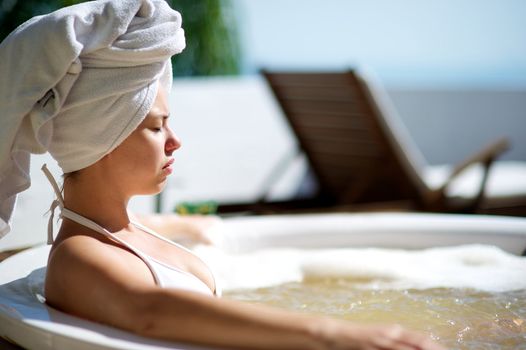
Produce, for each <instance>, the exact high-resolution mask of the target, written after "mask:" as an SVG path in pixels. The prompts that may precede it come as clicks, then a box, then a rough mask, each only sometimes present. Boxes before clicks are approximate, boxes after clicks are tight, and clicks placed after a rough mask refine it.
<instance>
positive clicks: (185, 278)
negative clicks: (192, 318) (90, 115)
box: [42, 164, 221, 297]
mask: <svg viewBox="0 0 526 350" xmlns="http://www.w3.org/2000/svg"><path fill="white" fill-rule="evenodd" d="M42 171H43V172H44V174H45V175H46V177H47V178H48V180H49V182H50V183H51V186H52V187H53V190H54V191H55V194H56V196H57V199H55V200H54V201H53V203H52V204H51V208H50V211H51V215H50V218H49V222H48V244H52V243H53V218H54V212H55V209H56V208H57V207H59V208H60V209H61V214H60V216H61V217H66V218H68V219H70V220H72V221H75V222H76V223H78V224H80V225H82V226H85V227H88V228H90V229H92V230H93V231H95V232H98V233H100V234H102V235H103V236H105V237H107V238H109V239H111V240H113V241H115V242H117V243H119V244H121V245H122V246H124V247H126V248H128V249H129V250H130V251H132V252H133V253H134V254H135V255H137V256H138V257H139V258H140V259H141V260H142V261H144V263H145V264H146V266H148V268H149V269H150V271H151V272H152V275H153V277H154V279H155V283H156V284H157V285H158V286H160V287H162V288H178V289H185V290H190V291H195V292H200V293H204V294H208V295H215V296H216V297H220V296H221V288H220V287H219V286H218V284H217V279H216V278H215V275H214V273H213V271H212V270H211V269H210V267H209V266H208V265H206V264H205V262H204V261H202V260H201V259H200V258H199V257H198V256H197V255H196V254H195V253H194V252H192V251H191V250H189V249H188V248H186V247H184V246H182V245H180V244H178V243H175V242H173V241H171V240H169V239H166V238H165V237H163V236H161V235H159V234H158V233H156V232H155V231H153V230H151V229H149V228H147V227H146V226H143V225H141V224H139V223H137V222H133V221H132V222H131V223H132V225H134V226H135V227H137V228H138V229H140V230H141V231H143V232H145V233H148V234H150V235H152V236H155V237H157V238H158V239H160V240H163V241H165V242H167V243H168V244H172V245H174V246H176V247H178V248H180V249H182V250H184V251H186V252H188V253H190V254H192V255H193V256H195V257H197V258H198V259H199V260H201V261H202V262H203V264H205V266H207V267H208V269H209V270H210V273H211V274H212V277H213V279H214V287H215V288H214V289H215V290H214V292H212V291H211V290H210V288H209V287H208V286H207V285H206V284H205V283H204V282H203V281H202V280H201V279H199V278H198V277H197V276H195V275H193V274H191V273H189V272H186V271H183V270H181V269H179V268H177V267H175V266H171V265H168V264H166V263H164V262H162V261H159V260H157V259H155V258H153V257H151V256H150V255H148V254H146V253H144V252H143V251H141V250H140V249H138V248H136V247H135V246H133V245H131V244H129V243H127V242H126V241H124V240H122V239H121V238H119V237H117V236H116V235H114V234H113V233H111V232H110V231H108V230H106V229H105V228H104V227H102V226H100V225H99V224H97V223H95V222H93V221H92V220H90V219H88V218H85V217H83V216H81V215H79V214H77V213H75V212H73V211H71V210H69V209H67V208H65V207H64V199H63V198H62V193H61V191H60V189H59V187H58V185H57V183H56V181H55V178H54V177H53V175H51V173H50V172H49V170H48V169H47V167H46V165H45V164H44V165H43V166H42Z"/></svg>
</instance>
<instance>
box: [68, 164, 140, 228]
mask: <svg viewBox="0 0 526 350" xmlns="http://www.w3.org/2000/svg"><path fill="white" fill-rule="evenodd" d="M109 183H110V182H108V181H104V177H103V176H99V175H98V174H97V173H89V174H82V175H81V174H75V175H73V176H72V177H71V178H66V179H65V180H64V207H66V208H67V209H69V210H71V211H73V212H75V213H77V214H79V215H82V216H84V217H86V218H88V219H90V220H92V221H94V222H96V223H97V224H99V225H101V226H102V227H104V228H105V229H107V230H109V231H110V232H118V231H121V230H124V229H127V228H129V226H130V218H129V216H128V212H127V210H126V207H127V205H128V201H129V197H128V196H125V195H123V194H122V193H121V192H120V191H119V189H118V188H116V187H115V186H114V185H115V184H112V185H109Z"/></svg>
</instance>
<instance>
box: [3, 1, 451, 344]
mask: <svg viewBox="0 0 526 350" xmlns="http://www.w3.org/2000/svg"><path fill="white" fill-rule="evenodd" d="M170 26H171V27H172V30H167V27H168V28H169V27H170ZM49 28H51V29H49ZM48 29H49V30H48ZM46 30H48V32H46ZM156 30H159V32H155V31H156ZM37 33H38V42H37V43H36V47H35V42H31V40H32V38H34V37H36V36H37ZM48 34H49V40H47V39H48V37H47V36H46V35H48ZM181 35H182V29H180V17H179V15H178V14H177V13H176V12H175V11H173V10H171V9H169V8H168V7H167V6H166V4H165V3H164V2H163V1H157V0H150V1H148V0H143V1H138V0H137V1H131V0H130V1H119V2H116V1H98V2H92V3H87V4H83V5H81V6H80V5H79V6H74V7H71V8H67V9H64V10H63V11H59V12H56V13H54V14H51V15H48V16H44V17H41V18H38V19H35V20H33V21H32V22H31V21H30V23H29V24H27V25H23V26H22V27H21V28H19V29H17V31H16V32H15V33H14V34H13V35H12V37H10V38H8V39H7V41H6V42H3V43H2V45H1V46H0V62H3V63H2V65H3V66H2V67H0V69H1V72H0V73H3V74H6V75H5V77H6V80H8V81H10V84H7V85H6V84H4V83H0V84H4V85H0V89H2V93H4V94H6V95H7V97H5V98H4V100H1V101H0V102H1V103H5V104H6V105H8V101H10V100H7V98H10V97H13V98H14V97H15V96H19V98H18V100H17V103H16V104H10V105H8V107H9V108H8V111H9V113H8V114H7V115H8V117H7V118H5V117H2V118H4V119H7V121H6V120H2V126H7V125H11V124H12V122H13V120H18V123H16V127H15V128H11V129H9V130H8V131H5V129H3V130H4V131H2V132H4V133H5V135H2V136H9V137H6V138H5V139H4V138H2V140H9V148H8V151H7V153H8V154H9V157H5V156H3V155H4V153H6V152H4V151H5V149H6V148H5V145H2V147H3V148H2V156H3V157H2V158H0V160H1V163H0V165H1V168H0V171H1V172H0V175H2V176H0V185H1V186H2V187H1V189H2V191H0V195H1V197H0V200H1V206H0V208H1V211H0V214H1V215H0V217H1V218H2V220H3V223H4V229H3V231H4V232H5V231H6V230H7V229H8V227H9V224H8V223H9V219H10V215H11V213H12V210H13V208H14V200H15V198H16V193H18V192H20V191H21V190H23V189H24V188H27V186H28V183H27V182H28V179H27V172H24V169H27V166H28V162H27V156H28V155H29V153H30V152H43V151H49V152H50V153H51V154H52V155H53V157H54V158H55V159H56V160H57V161H58V163H59V165H60V166H61V167H62V169H63V171H64V172H65V174H66V176H65V179H64V198H62V194H61V192H60V191H59V189H58V186H57V185H56V183H55V182H54V180H53V179H52V176H51V175H50V174H49V173H48V172H47V170H46V169H45V168H44V170H45V172H46V174H47V175H48V177H49V178H50V181H51V183H52V185H53V187H54V189H55V192H56V194H57V200H56V201H55V202H54V203H53V205H52V212H53V211H54V209H55V208H56V207H60V209H61V212H62V214H61V216H62V219H63V222H62V225H61V227H60V229H59V232H58V235H57V237H56V239H55V240H54V242H53V246H52V249H51V253H50V256H49V261H48V266H47V276H46V285H45V294H46V301H47V303H48V304H49V305H50V306H52V307H56V308H58V309H60V310H63V311H65V312H67V313H70V314H73V315H76V316H79V317H82V318H86V319H89V320H92V321H95V322H100V323H104V324H107V325H111V326H115V327H118V328H121V329H124V330H128V331H131V332H134V333H137V334H140V335H144V336H148V337H155V338H161V339H168V340H176V341H187V342H192V343H199V344H208V345H216V346H225V347H227V348H247V349H441V347H440V346H439V345H437V344H436V343H434V342H433V341H431V340H430V339H429V338H428V337H426V336H424V335H420V334H417V333H413V332H410V331H407V330H405V329H403V328H401V327H399V326H396V325H394V326H363V325H358V324H353V323H349V322H344V321H338V320H333V319H330V318H324V317H315V316H308V315H304V314H295V313H290V312H286V311H282V310H278V309H273V308H268V307H263V306H255V305H250V304H245V303H241V302H235V301H230V300H225V299H221V298H219V296H220V293H221V291H220V287H219V286H218V285H217V281H216V280H215V279H214V275H213V273H212V271H211V270H210V268H209V267H208V266H206V265H205V263H204V262H203V261H201V260H200V259H199V258H197V257H196V256H195V255H194V254H193V253H192V252H190V251H189V250H187V249H185V248H183V247H182V246H179V245H176V244H174V243H171V242H170V241H167V240H165V239H163V238H162V237H160V236H159V235H157V234H156V233H155V232H153V231H151V230H150V229H148V228H147V227H145V226H143V225H141V224H140V223H138V222H135V221H134V220H133V219H132V218H130V215H129V213H128V212H127V209H126V207H127V203H128V201H129V199H130V198H131V197H132V196H133V195H138V194H155V193H158V192H160V191H161V190H162V189H163V187H164V185H165V183H166V179H167V177H168V176H169V175H170V174H171V173H172V171H173V162H174V159H173V158H172V155H173V153H174V152H175V151H176V150H177V149H178V148H179V147H180V145H181V144H180V141H179V139H178V138H177V136H176V135H175V134H174V133H173V131H172V130H171V129H170V128H169V126H168V122H167V120H168V118H169V111H168V102H167V93H168V92H169V91H170V82H171V67H170V66H169V56H171V55H173V54H176V53H178V52H180V51H181V50H182V46H184V41H183V42H181V40H182V39H181ZM27 38H30V39H29V41H30V42H29V43H27V44H25V43H24V40H27ZM57 41H59V43H61V44H60V45H62V46H59V47H58V48H57V47H55V46H53V45H57V43H56V42H57ZM41 42H43V43H44V44H42V46H39V45H40V43H41ZM63 43H66V44H63ZM49 45H50V46H51V47H49ZM27 47H31V48H32V49H33V50H41V52H38V54H36V55H35V56H38V58H39V59H42V60H44V66H43V67H39V66H38V63H37V62H35V63H34V65H33V66H32V69H34V70H36V72H40V70H39V69H42V70H43V72H44V73H43V74H42V75H41V76H40V75H38V76H37V77H36V78H35V77H29V78H28V77H26V76H21V77H20V73H19V72H16V73H15V72H12V70H10V69H8V68H5V67H6V66H9V65H10V64H14V62H15V57H20V56H19V55H17V53H18V51H19V50H22V49H24V48H26V49H27ZM27 52H32V51H31V50H30V51H26V53H27ZM42 52H44V54H42ZM47 58H49V59H47ZM61 65H62V66H63V67H62V68H61ZM4 68H5V69H4ZM2 76H4V75H2ZM24 79H27V81H25V80H24ZM28 86H31V87H34V88H32V89H31V91H30V92H27V88H28ZM8 87H10V88H11V89H12V90H14V91H8V90H9V89H8ZM23 92H25V94H24V93H23ZM20 96H22V97H20ZM0 98H3V97H0ZM20 106H22V107H20ZM28 106H29V107H28ZM9 122H11V123H9ZM51 220H52V218H51ZM50 222H52V221H50ZM6 227H7V229H5V228H6ZM49 238H50V241H53V230H52V225H50V228H49Z"/></svg>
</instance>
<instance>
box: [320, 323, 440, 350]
mask: <svg viewBox="0 0 526 350" xmlns="http://www.w3.org/2000/svg"><path fill="white" fill-rule="evenodd" d="M318 332H319V333H318V334H319V336H318V337H319V338H321V342H322V343H323V344H324V346H322V347H321V349H338V350H340V349H342V350H343V349H349V350H350V349H356V350H357V349H364V350H365V349H367V350H386V349H390V350H416V349H419V350H444V349H445V348H444V347H442V346H441V345H439V344H438V343H436V342H435V341H433V340H432V339H431V338H430V337H429V336H426V335H424V334H421V333H417V332H414V331H409V330H407V329H405V328H403V327H402V326H400V325H361V324H355V323H349V322H342V321H339V320H334V319H323V321H322V326H321V327H320V329H319V330H318Z"/></svg>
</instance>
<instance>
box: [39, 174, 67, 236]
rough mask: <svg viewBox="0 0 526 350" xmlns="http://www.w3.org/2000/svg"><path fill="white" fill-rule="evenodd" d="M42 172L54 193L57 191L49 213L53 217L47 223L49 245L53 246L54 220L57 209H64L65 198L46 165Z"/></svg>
mask: <svg viewBox="0 0 526 350" xmlns="http://www.w3.org/2000/svg"><path fill="white" fill-rule="evenodd" d="M42 171H43V172H44V175H46V178H47V179H48V181H49V183H50V184H51V187H53V191H55V195H56V198H55V199H54V200H53V202H51V206H50V207H49V212H50V213H51V215H50V216H49V221H48V223H47V244H53V240H54V238H53V219H54V218H55V209H56V208H57V207H59V208H60V209H61V210H63V209H64V198H63V197H62V192H61V191H60V188H59V187H58V184H57V181H56V180H55V178H54V177H53V175H52V174H51V172H50V171H49V169H48V168H47V165H46V164H44V165H42Z"/></svg>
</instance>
